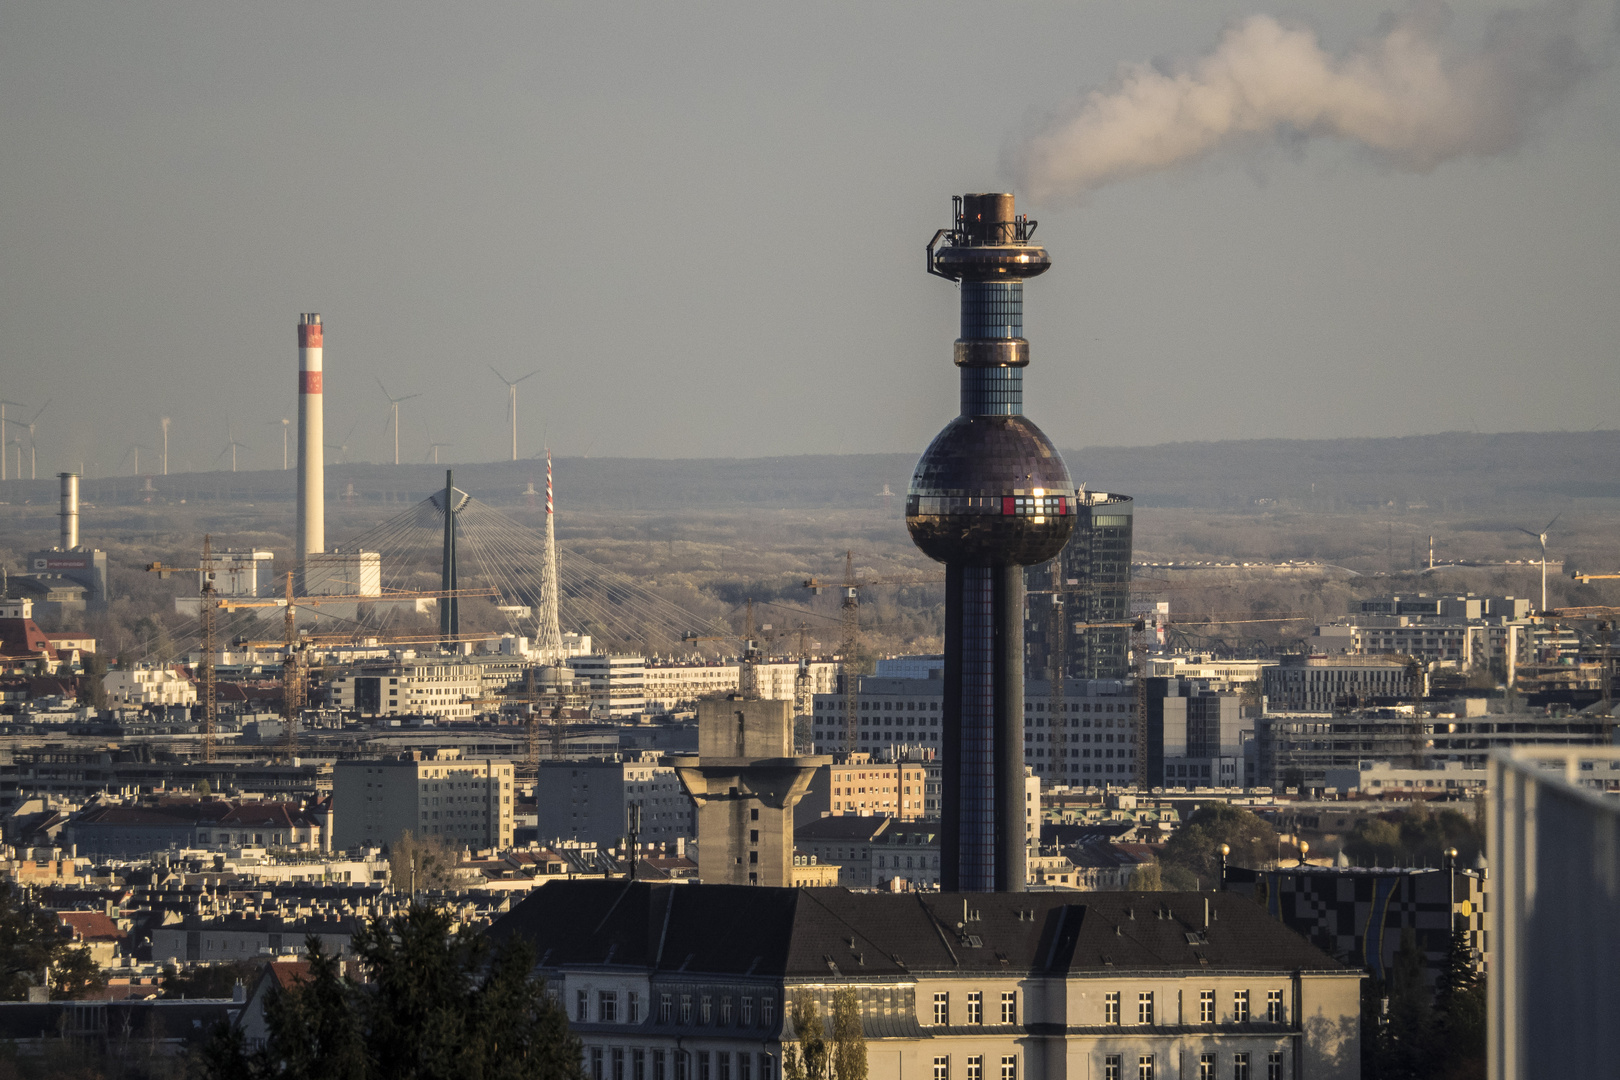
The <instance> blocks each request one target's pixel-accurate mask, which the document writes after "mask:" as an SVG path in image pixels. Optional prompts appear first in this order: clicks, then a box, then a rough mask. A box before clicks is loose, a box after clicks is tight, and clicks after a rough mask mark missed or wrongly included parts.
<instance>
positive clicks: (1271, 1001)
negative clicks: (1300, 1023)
mask: <svg viewBox="0 0 1620 1080" xmlns="http://www.w3.org/2000/svg"><path fill="white" fill-rule="evenodd" d="M1266 1022H1267V1023H1270V1024H1280V1023H1282V1022H1283V1006H1282V991H1281V990H1267V991H1266Z"/></svg>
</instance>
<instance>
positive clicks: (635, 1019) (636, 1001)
mask: <svg viewBox="0 0 1620 1080" xmlns="http://www.w3.org/2000/svg"><path fill="white" fill-rule="evenodd" d="M624 1018H625V1019H626V1020H628V1021H630V1023H632V1024H639V1023H641V994H640V993H639V992H638V991H635V990H631V991H628V992H627V994H626V995H625V1003H624Z"/></svg>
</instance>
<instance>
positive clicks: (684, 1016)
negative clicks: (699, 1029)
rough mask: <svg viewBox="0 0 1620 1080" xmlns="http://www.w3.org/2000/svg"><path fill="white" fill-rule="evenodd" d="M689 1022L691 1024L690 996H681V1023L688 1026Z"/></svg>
mask: <svg viewBox="0 0 1620 1080" xmlns="http://www.w3.org/2000/svg"><path fill="white" fill-rule="evenodd" d="M691 1022H692V995H691V994H682V995H681V1023H683V1024H690V1023H691Z"/></svg>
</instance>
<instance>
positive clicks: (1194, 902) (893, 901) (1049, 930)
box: [491, 880, 1362, 1080]
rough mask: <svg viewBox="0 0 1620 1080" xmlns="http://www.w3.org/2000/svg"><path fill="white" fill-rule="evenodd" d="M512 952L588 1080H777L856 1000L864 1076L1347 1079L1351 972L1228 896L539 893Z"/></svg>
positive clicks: (595, 885)
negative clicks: (576, 1040) (820, 1025)
mask: <svg viewBox="0 0 1620 1080" xmlns="http://www.w3.org/2000/svg"><path fill="white" fill-rule="evenodd" d="M491 933H492V934H493V935H494V936H495V937H496V939H497V940H500V939H503V938H505V937H506V936H508V935H513V934H515V935H518V936H520V937H522V938H524V939H526V940H527V941H528V942H529V943H530V945H531V946H532V947H533V949H534V951H535V954H536V955H537V956H540V957H541V961H540V968H541V970H542V972H543V974H544V975H545V977H546V980H547V983H548V985H549V986H551V987H553V988H555V989H556V990H557V992H558V993H559V994H560V995H561V1000H562V1001H563V1003H564V1005H565V1007H566V1008H567V1009H568V1013H569V1019H570V1021H571V1026H572V1029H573V1032H574V1033H575V1034H576V1035H577V1036H579V1037H580V1039H581V1040H582V1041H583V1044H584V1057H585V1062H584V1063H585V1071H586V1074H587V1076H588V1077H590V1080H637V1078H640V1080H705V1078H706V1080H780V1077H781V1062H782V1054H783V1051H784V1049H785V1048H787V1047H791V1046H792V1045H793V1044H794V1042H795V1040H796V1038H797V1035H796V1032H795V1031H794V1028H793V1024H792V1021H791V1016H790V1013H791V1003H792V1002H793V1001H794V1000H795V998H797V997H799V996H800V995H806V996H808V997H809V998H810V999H812V1000H814V1001H815V1002H816V1003H817V1005H818V1010H819V1012H820V1015H821V1016H823V1017H827V1016H830V1014H831V1005H832V1000H833V996H834V995H835V994H836V993H837V992H839V991H843V990H852V991H854V993H855V994H856V997H857V1000H858V1002H859V1006H860V1010H861V1016H862V1023H863V1028H864V1032H865V1037H866V1048H867V1062H868V1068H869V1075H870V1077H871V1080H913V1078H917V1080H1203V1078H1206V1077H1208V1078H1215V1077H1219V1078H1221V1080H1228V1078H1233V1080H1305V1078H1309V1080H1352V1078H1356V1077H1359V1075H1360V1067H1361V1066H1360V1042H1359V1026H1360V1024H1359V1020H1360V1008H1361V1005H1360V988H1361V979H1362V974H1361V972H1360V971H1359V970H1352V969H1348V968H1346V967H1344V966H1343V965H1342V964H1340V963H1339V962H1338V961H1336V960H1333V959H1332V958H1331V957H1329V956H1327V955H1326V954H1325V953H1322V952H1321V951H1319V950H1317V949H1316V948H1314V947H1313V946H1311V945H1310V944H1309V943H1308V942H1307V941H1306V940H1305V939H1304V938H1302V937H1300V936H1299V935H1298V934H1296V933H1294V932H1293V931H1291V930H1289V929H1288V928H1287V927H1285V926H1283V925H1282V924H1281V923H1279V922H1277V920H1275V919H1273V918H1271V917H1270V916H1268V915H1267V914H1266V913H1265V911H1264V910H1263V909H1262V908H1260V907H1259V906H1258V905H1256V904H1254V903H1252V902H1251V901H1249V900H1246V899H1243V898H1241V897H1237V896H1233V895H1231V894H1211V893H1085V894H1077V893H1072V892H1069V893H1062V892H1056V893H1021V894H1020V893H1000V894H960V893H956V894H939V893H910V894H883V893H864V894H863V893H852V892H849V891H848V890H845V889H765V888H747V887H742V888H738V887H735V886H724V885H722V886H713V885H680V886H671V885H654V884H650V883H646V882H635V883H628V882H622V881H594V880H593V881H584V880H581V881H572V882H555V883H552V884H550V885H547V886H546V887H545V888H543V889H539V890H536V891H535V892H534V893H533V894H532V895H531V896H530V897H529V898H528V899H526V900H525V901H523V902H522V903H521V904H519V905H518V906H516V907H515V908H513V910H512V911H511V912H509V913H508V914H507V915H505V916H503V917H502V918H501V919H499V920H498V921H497V922H496V923H495V925H494V927H493V928H492V930H491Z"/></svg>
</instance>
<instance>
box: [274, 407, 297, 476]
mask: <svg viewBox="0 0 1620 1080" xmlns="http://www.w3.org/2000/svg"><path fill="white" fill-rule="evenodd" d="M278 423H279V424H280V425H281V471H282V472H286V471H287V428H288V426H289V425H290V424H291V423H292V421H291V420H288V419H287V418H286V417H285V416H283V417H282V418H281V419H280V420H272V421H270V426H271V427H274V426H275V425H276V424H278Z"/></svg>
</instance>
